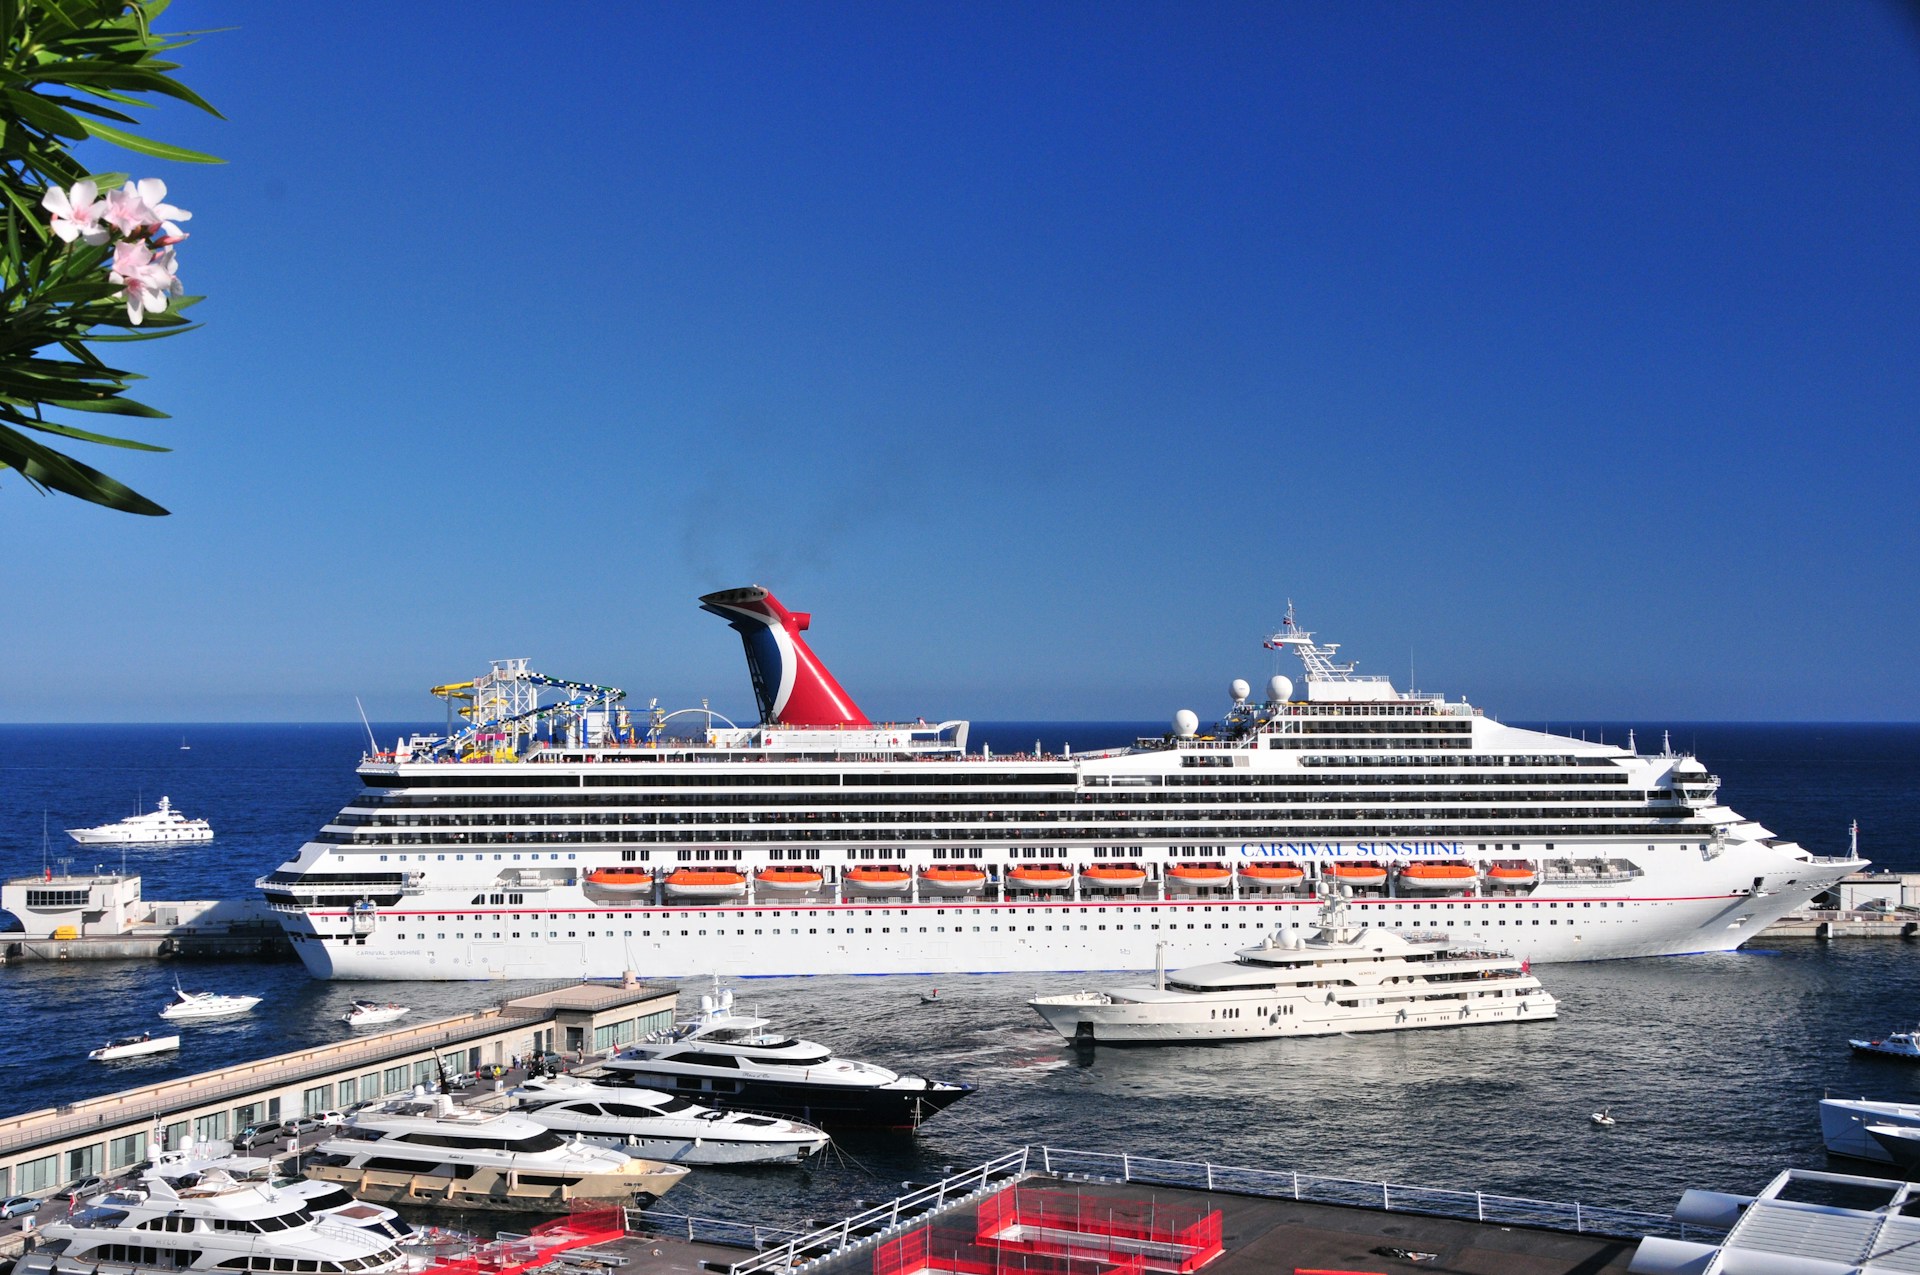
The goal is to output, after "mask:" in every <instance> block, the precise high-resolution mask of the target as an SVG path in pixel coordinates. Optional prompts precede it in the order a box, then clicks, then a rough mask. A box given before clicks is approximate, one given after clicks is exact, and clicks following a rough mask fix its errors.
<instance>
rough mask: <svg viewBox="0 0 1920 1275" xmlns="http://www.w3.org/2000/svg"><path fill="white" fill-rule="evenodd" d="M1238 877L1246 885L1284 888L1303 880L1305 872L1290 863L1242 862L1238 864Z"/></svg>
mask: <svg viewBox="0 0 1920 1275" xmlns="http://www.w3.org/2000/svg"><path fill="white" fill-rule="evenodd" d="M1240 879H1241V880H1242V881H1244V882H1246V883H1247V884H1248V885H1259V886H1265V887H1267V888H1268V889H1273V890H1285V889H1289V888H1291V887H1293V886H1296V885H1299V884H1300V883H1301V882H1302V881H1305V880H1306V879H1307V874H1306V871H1305V870H1304V869H1302V868H1298V867H1295V866H1294V865H1293V864H1291V863H1243V864H1241V865H1240Z"/></svg>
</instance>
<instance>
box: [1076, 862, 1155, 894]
mask: <svg viewBox="0 0 1920 1275" xmlns="http://www.w3.org/2000/svg"><path fill="white" fill-rule="evenodd" d="M1080 880H1081V881H1082V882H1084V883H1085V884H1086V886H1087V888H1088V889H1091V890H1138V889H1139V888H1140V887H1141V886H1143V885H1145V884H1146V883H1147V870H1146V869H1145V868H1143V867H1141V866H1140V865H1139V864H1137V863H1089V864H1088V865H1087V866H1086V867H1084V868H1082V869H1080Z"/></svg>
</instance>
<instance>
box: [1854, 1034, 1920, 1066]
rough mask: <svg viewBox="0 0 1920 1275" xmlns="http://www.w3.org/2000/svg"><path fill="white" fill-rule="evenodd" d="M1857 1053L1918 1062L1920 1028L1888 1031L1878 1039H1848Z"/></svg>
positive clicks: (1919, 1057)
mask: <svg viewBox="0 0 1920 1275" xmlns="http://www.w3.org/2000/svg"><path fill="white" fill-rule="evenodd" d="M1847 1043H1848V1044H1849V1045H1852V1046H1853V1051H1854V1052H1855V1053H1857V1054H1877V1055H1878V1056H1880V1057H1882V1058H1901V1059H1904V1060H1906V1061H1907V1062H1920V1029H1915V1030H1914V1031H1906V1032H1888V1033H1887V1034H1886V1035H1885V1036H1882V1037H1881V1038H1880V1039H1878V1040H1849V1041H1848V1042H1847Z"/></svg>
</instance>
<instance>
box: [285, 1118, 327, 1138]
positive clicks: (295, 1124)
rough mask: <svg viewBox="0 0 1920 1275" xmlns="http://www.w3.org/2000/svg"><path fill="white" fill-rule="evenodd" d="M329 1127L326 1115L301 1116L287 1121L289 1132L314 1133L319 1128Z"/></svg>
mask: <svg viewBox="0 0 1920 1275" xmlns="http://www.w3.org/2000/svg"><path fill="white" fill-rule="evenodd" d="M327 1127H328V1125H327V1118H326V1117H325V1116H299V1117H297V1118H295V1119H293V1120H289V1121H287V1130H288V1132H290V1133H293V1134H296V1135H298V1134H303V1133H313V1132H315V1131H317V1130H320V1129H325V1128H327Z"/></svg>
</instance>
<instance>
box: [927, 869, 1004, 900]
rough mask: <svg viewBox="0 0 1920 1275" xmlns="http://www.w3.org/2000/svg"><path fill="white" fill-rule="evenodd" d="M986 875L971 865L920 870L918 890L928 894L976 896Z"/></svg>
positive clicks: (984, 882)
mask: <svg viewBox="0 0 1920 1275" xmlns="http://www.w3.org/2000/svg"><path fill="white" fill-rule="evenodd" d="M986 884H987V874H986V873H985V872H982V871H981V870H980V869H979V868H976V867H974V866H973V865H972V864H964V865H959V866H954V867H946V868H922V869H920V888H921V889H922V890H924V891H926V892H927V893H928V894H978V893H979V892H980V891H981V889H982V888H983V887H985V885H986Z"/></svg>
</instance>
